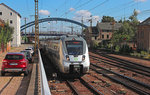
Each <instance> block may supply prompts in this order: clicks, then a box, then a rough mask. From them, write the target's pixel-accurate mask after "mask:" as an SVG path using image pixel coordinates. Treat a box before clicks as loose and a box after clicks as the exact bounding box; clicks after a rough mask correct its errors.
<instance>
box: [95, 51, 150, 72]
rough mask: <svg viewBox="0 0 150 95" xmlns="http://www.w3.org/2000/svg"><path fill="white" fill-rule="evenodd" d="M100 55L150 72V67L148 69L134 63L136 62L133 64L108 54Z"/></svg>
mask: <svg viewBox="0 0 150 95" xmlns="http://www.w3.org/2000/svg"><path fill="white" fill-rule="evenodd" d="M98 54H99V53H98ZM100 55H101V56H103V57H106V58H110V59H113V60H116V61H118V62H122V63H126V64H129V63H130V64H129V65H131V64H133V65H136V66H138V67H142V68H144V69H145V71H147V72H150V67H147V66H144V65H141V64H137V63H134V62H131V61H127V60H123V59H120V58H117V57H113V56H109V55H107V54H100Z"/></svg>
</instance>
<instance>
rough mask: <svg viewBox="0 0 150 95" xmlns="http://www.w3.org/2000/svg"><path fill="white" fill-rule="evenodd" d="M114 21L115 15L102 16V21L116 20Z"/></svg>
mask: <svg viewBox="0 0 150 95" xmlns="http://www.w3.org/2000/svg"><path fill="white" fill-rule="evenodd" d="M114 21H115V19H114V17H110V16H103V17H102V22H114Z"/></svg>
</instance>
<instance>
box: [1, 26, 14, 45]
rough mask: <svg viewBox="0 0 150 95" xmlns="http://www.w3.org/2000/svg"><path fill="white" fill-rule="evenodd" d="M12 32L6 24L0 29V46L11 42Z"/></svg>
mask: <svg viewBox="0 0 150 95" xmlns="http://www.w3.org/2000/svg"><path fill="white" fill-rule="evenodd" d="M13 32H14V29H13V28H12V27H10V26H9V24H8V23H6V24H5V26H4V27H2V28H1V31H0V44H1V45H3V46H6V44H7V43H8V42H9V41H11V40H12V34H13Z"/></svg>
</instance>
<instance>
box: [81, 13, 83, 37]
mask: <svg viewBox="0 0 150 95" xmlns="http://www.w3.org/2000/svg"><path fill="white" fill-rule="evenodd" d="M81 22H82V37H83V16H82V20H81Z"/></svg>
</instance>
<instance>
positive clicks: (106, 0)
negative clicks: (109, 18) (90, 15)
mask: <svg viewBox="0 0 150 95" xmlns="http://www.w3.org/2000/svg"><path fill="white" fill-rule="evenodd" d="M108 1H109V0H105V1H104V2H102V3H100V4H98V5H96V6H95V7H93V8H91V9H89V11H92V10H94V9H95V8H97V7H99V6H101V5H104V4H105V3H106V2H108Z"/></svg>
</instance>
